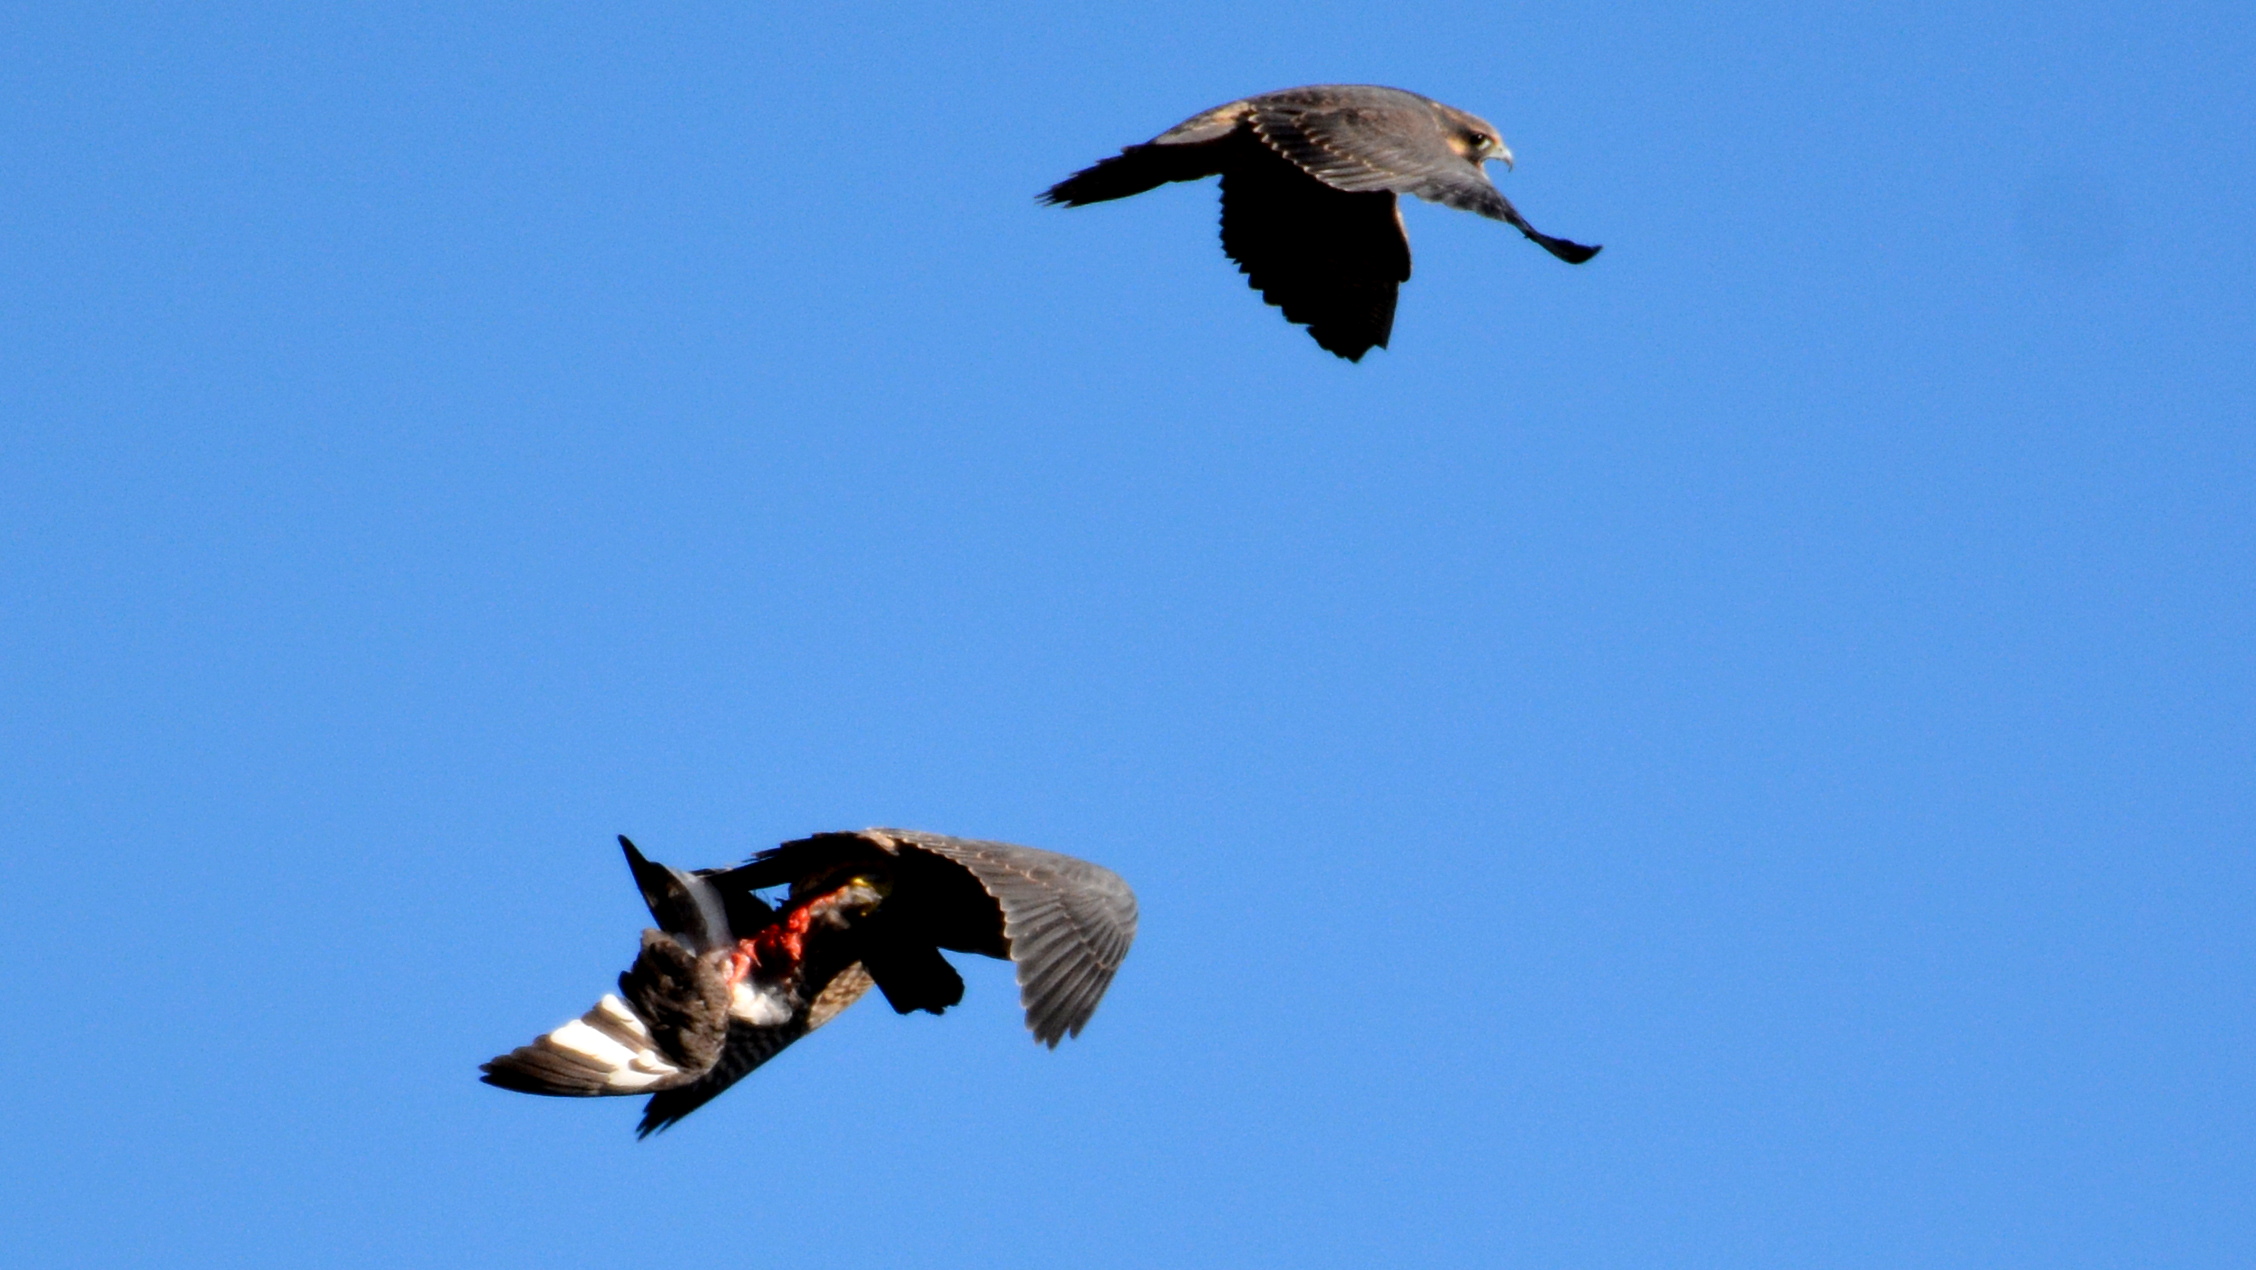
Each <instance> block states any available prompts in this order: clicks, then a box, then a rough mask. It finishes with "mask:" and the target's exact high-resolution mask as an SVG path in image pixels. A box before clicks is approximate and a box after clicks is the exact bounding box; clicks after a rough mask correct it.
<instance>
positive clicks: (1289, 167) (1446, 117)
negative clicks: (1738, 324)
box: [1042, 84, 1598, 362]
mask: <svg viewBox="0 0 2256 1270" xmlns="http://www.w3.org/2000/svg"><path fill="white" fill-rule="evenodd" d="M1490 159H1499V160H1502V161H1503V163H1504V166H1505V167H1510V166H1512V152H1511V151H1510V150H1508V149H1506V148H1505V147H1504V138H1503V137H1502V136H1501V135H1500V134H1498V132H1497V131H1496V128H1495V126H1494V125H1492V124H1490V123H1488V122H1486V121H1485V120H1482V119H1479V118H1477V117H1475V116H1473V115H1468V114H1466V113H1465V112H1464V111H1462V110H1459V109H1457V108H1456V107H1454V106H1444V105H1442V104H1441V103H1440V102H1438V101H1434V100H1432V99H1430V98H1426V97H1420V96H1418V95H1417V94H1416V93H1406V92H1404V91H1402V90H1401V89H1399V88H1379V87H1375V86H1373V85H1368V84H1319V85H1315V86H1313V87H1309V88H1288V89H1285V90H1284V91H1283V92H1276V93H1263V94H1262V95H1261V96H1259V97H1248V98H1246V99H1245V100H1244V101H1234V102H1231V103H1230V104H1229V105H1227V106H1217V107H1215V108H1214V109H1212V110H1209V111H1207V112H1206V113H1204V114H1200V115H1193V116H1192V117H1190V118H1189V119H1186V120H1184V121H1183V122H1181V123H1179V124H1177V125H1175V126H1174V127H1172V128H1169V129H1168V130H1167V131H1165V132H1163V133H1160V134H1159V135H1158V136H1156V137H1154V138H1152V139H1151V140H1150V141H1147V142H1145V143H1144V144H1142V145H1136V146H1129V147H1128V148H1127V149H1125V150H1123V151H1121V152H1120V153H1119V154H1117V155H1115V156H1113V157H1112V158H1109V159H1106V160H1104V161H1103V162H1101V163H1098V164H1096V165H1095V166H1093V167H1088V168H1084V169H1082V170H1081V171H1079V172H1076V173H1074V174H1073V175H1072V176H1069V177H1067V178H1066V179H1064V180H1062V181H1060V182H1058V183H1057V184H1056V185H1053V186H1051V187H1050V188H1049V190H1048V191H1047V192H1045V193H1044V194H1043V195H1042V201H1043V202H1045V203H1053V204H1055V203H1063V204H1065V205H1066V206H1068V207H1079V206H1081V205H1082V204H1084V203H1102V202H1105V201H1106V200H1108V199H1116V198H1126V197H1128V196H1129V195H1131V194H1141V193H1143V192H1144V191H1145V190H1149V189H1154V188H1157V187H1158V186H1161V185H1164V184H1166V183H1167V182H1169V181H1196V180H1200V179H1202V178H1204V177H1209V176H1220V177H1221V178H1222V250H1224V251H1226V252H1228V253H1229V254H1230V259H1232V260H1235V261H1237V262H1238V268H1239V269H1240V270H1242V271H1243V272H1244V273H1245V275H1246V280H1247V282H1248V283H1250V284H1251V285H1252V286H1253V288H1254V289H1255V290H1257V291H1259V292H1261V298H1262V299H1264V300H1267V301H1268V302H1269V303H1271V304H1274V305H1276V306H1277V307H1278V308H1280V309H1283V310H1284V311H1285V320H1286V321H1288V322H1298V323H1300V324H1301V325H1303V326H1306V327H1307V328H1308V333H1309V334H1310V335H1313V336H1315V337H1316V342H1317V343H1318V344H1321V345H1323V346H1324V347H1325V348H1326V349H1328V350H1330V351H1331V352H1334V353H1337V354H1339V355H1340V356H1341V357H1344V358H1346V359H1347V360H1349V361H1351V362H1353V361H1361V360H1362V358H1363V354H1365V353H1367V352H1370V351H1371V348H1372V346H1373V345H1376V346H1378V347H1380V348H1385V347H1386V344H1387V335H1388V334H1389V333H1390V332H1392V331H1393V330H1394V299H1395V289H1396V288H1397V287H1399V286H1401V285H1402V284H1403V283H1405V282H1407V281H1409V280H1410V240H1409V238H1408V237H1407V236H1406V235H1405V234H1404V233H1403V229H1402V213H1401V212H1400V210H1398V209H1397V208H1396V207H1395V205H1394V196H1395V195H1397V194H1415V195H1417V196H1418V197H1419V198H1422V199H1425V200H1426V201H1428V202H1432V203H1441V204H1443V205H1445V206H1448V207H1455V208H1460V209H1462V210H1464V211H1468V212H1479V213H1480V214H1481V215H1483V216H1486V217H1489V218H1491V219H1494V220H1500V221H1503V222H1504V223H1505V224H1507V225H1510V226H1512V227H1513V228H1514V229H1517V230H1519V231H1520V232H1521V233H1523V234H1526V235H1527V236H1528V237H1529V238H1532V239H1534V240H1535V241H1536V243H1537V244H1538V245H1540V246H1541V247H1542V248H1543V249H1544V250H1545V251H1548V252H1550V253H1551V254H1552V255H1554V256H1557V257H1558V258H1559V259H1561V260H1564V261H1566V262H1567V263H1568V264H1571V265H1579V264H1581V263H1582V262H1583V261H1585V260H1588V259H1590V258H1591V257H1592V256H1595V255H1597V254H1598V248H1596V247H1585V246H1583V245H1582V244H1580V243H1571V242H1568V241H1567V240H1566V239H1564V238H1553V237H1551V236H1550V235H1548V234H1544V233H1540V232H1538V231H1537V230H1536V228H1535V226H1533V225H1530V224H1528V223H1527V221H1526V220H1525V219H1524V218H1522V217H1521V216H1520V213H1519V211H1518V210H1517V209H1516V208H1514V207H1513V206H1512V204H1511V203H1510V202H1509V201H1507V200H1506V199H1505V197H1504V196H1503V195H1502V194H1500V193H1498V192H1497V190H1496V187H1495V186H1493V185H1491V184H1489V181H1488V174H1487V172H1486V171H1484V170H1483V169H1482V167H1481V165H1482V164H1483V163H1485V162H1487V161H1488V160H1490Z"/></svg>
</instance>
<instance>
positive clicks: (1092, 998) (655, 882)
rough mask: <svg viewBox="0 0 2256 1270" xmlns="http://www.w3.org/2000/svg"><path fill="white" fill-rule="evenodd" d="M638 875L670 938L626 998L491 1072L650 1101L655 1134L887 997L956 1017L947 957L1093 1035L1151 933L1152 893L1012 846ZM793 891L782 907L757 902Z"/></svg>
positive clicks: (765, 855)
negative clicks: (846, 1012)
mask: <svg viewBox="0 0 2256 1270" xmlns="http://www.w3.org/2000/svg"><path fill="white" fill-rule="evenodd" d="M619 845H620V846H622V847H624V848H626V852H627V867H629V868H630V869H632V870H633V871H634V878H635V884H636V885H637V886H639V887H640V888H641V889H642V898H643V901H644V902H645V903H647V904H648V905H649V906H650V916H651V918H652V919H653V920H655V921H656V922H657V923H658V929H656V930H646V931H644V932H643V933H642V952H641V954H640V955H639V956H637V957H636V958H635V962H634V965H633V966H632V967H631V968H630V969H628V971H627V972H626V973H625V974H623V975H620V976H619V991H618V993H617V994H616V995H611V994H606V995H605V996H604V998H603V999H602V1000H601V1001H598V1002H596V1004H595V1008H594V1009H592V1010H589V1011H588V1012H587V1013H586V1014H583V1015H581V1016H580V1017H579V1018H577V1019H574V1020H572V1021H571V1022H569V1023H566V1024H565V1025H564V1026H562V1027H560V1028H557V1029H556V1030H555V1031H553V1032H550V1033H549V1034H547V1035H546V1036H543V1037H540V1038H539V1039H537V1040H535V1041H534V1042H533V1043H532V1044H530V1045H524V1046H519V1047H518V1048H517V1049H514V1050H512V1051H510V1052H509V1053H507V1054H504V1055H502V1056H501V1057H499V1058H497V1059H494V1060H493V1061H492V1062H490V1063H487V1064H486V1065H485V1066H484V1068H482V1069H481V1070H483V1071H484V1072H485V1077H484V1079H485V1082H486V1083H487V1084H489V1085H499V1086H501V1087H502V1088H503V1089H514V1090H518V1091H520V1092H523V1093H528V1094H555V1095H564V1096H575V1097H595V1096H600V1095H605V1094H649V1095H650V1096H651V1098H650V1102H649V1103H648V1104H647V1105H646V1106H645V1107H644V1108H643V1113H642V1124H641V1126H640V1135H641V1136H648V1135H649V1134H650V1133H652V1132H653V1131H655V1130H658V1129H663V1128H665V1127H667V1126H668V1125H671V1124H672V1123H674V1122H675V1121H676V1120H679V1119H681V1118H682V1117H683V1116H686V1115H688V1114H689V1113H690V1112H692V1111H695V1110H697V1109H698V1108H699V1107H701V1106H703V1105H705V1103H706V1102H708V1101H710V1100H711V1099H712V1098H713V1096H714V1095H716V1094H718V1093H720V1092H721V1091H722V1090H724V1089H727V1088H728V1087H729V1086H730V1085H733V1084H735V1083H736V1082H737V1081H738V1080H740V1079H742V1078H743V1077H744V1076H745V1074H746V1073H748V1072H750V1071H751V1070H752V1069H753V1068H755V1067H758V1066H759V1065H760V1064H762V1063H764V1062H767V1061H768V1060H769V1059H771V1058H773V1057H775V1056H776V1054H777V1053H778V1052H780V1051H781V1050H782V1049H783V1048H784V1047H785V1046H787V1045H789V1044H791V1043H792V1042H793V1041H796V1040H798V1039H799V1038H800V1037H802V1036H805V1035H806V1034H807V1033H809V1032H812V1031H814V1030H815V1029H816V1028H818V1027H821V1026H822V1025H823V1024H825V1023H827V1022H829V1021H830V1020H831V1019H832V1018H833V1017H835V1016H836V1015H837V1014H838V1012H839V1011H840V1010H843V1009H845V1008H846V1007H847V1006H850V1005H852V1004H854V1002H855V1001H857V1000H860V999H861V996H862V994H863V993H865V992H868V991H869V990H870V988H871V987H872V986H873V985H874V986H875V987H876V988H877V990H878V991H879V992H882V993H884V994H885V999H886V1001H887V1002H888V1003H889V1004H891V1005H892V1007H893V1009H894V1010H895V1011H896V1012H898V1013H901V1014H907V1013H908V1012H910V1011H911V1010H929V1011H931V1012H932V1013H934V1014H938V1013H940V1012H941V1011H942V1010H945V1009H947V1008H948V1007H949V1006H951V1005H954V1004H956V1003H957V1002H958V1001H961V1000H963V992H964V984H963V980H962V979H961V978H960V977H958V976H957V974H956V970H955V967H953V966H951V965H949V964H948V959H947V958H945V957H943V956H941V955H940V950H941V949H943V948H946V949H950V950H952V951H955V952H973V953H984V954H986V955H987V956H989V957H1000V958H1005V959H1008V960H1009V961H1011V962H1012V963H1014V964H1015V965H1016V966H1017V967H1018V985H1019V994H1018V995H1019V1001H1020V1003H1021V1004H1023V1005H1024V1006H1025V1007H1026V1026H1027V1027H1028V1028H1029V1029H1031V1030H1032V1031H1033V1033H1034V1039H1035V1040H1037V1041H1040V1042H1041V1043H1043V1044H1045V1045H1048V1046H1050V1047H1051V1048H1053V1049H1054V1048H1056V1046H1057V1043H1058V1041H1059V1040H1061V1039H1062V1038H1064V1037H1068V1036H1078V1035H1080V1033H1081V1028H1082V1025H1083V1024H1086V1023H1087V1022H1088V1021H1089V1016H1090V1015H1091V1014H1093V1013H1095V1012H1096V1008H1097V1001H1098V999H1099V998H1101V997H1103V996H1104V993H1105V987H1106V986H1107V985H1108V984H1110V983H1111V982H1112V975H1113V972H1114V971H1115V970H1118V969H1119V968H1120V960H1121V958H1123V957H1125V956H1127V955H1128V944H1129V941H1131V940H1133V939H1134V938H1135V937H1136V896H1135V894H1134V893H1133V892H1131V891H1130V890H1129V889H1128V884H1127V883H1126V882H1123V881H1121V880H1120V876H1119V875H1118V874H1116V873H1114V872H1113V871H1112V870H1110V869H1106V868H1102V867H1099V866H1097V865H1094V864H1091V863H1089V862H1088V861H1086V860H1076V859H1074V858H1073V857H1071V856H1063V855H1057V854H1055V853H1053V852H1049V851H1037V850H1035V849H1034V848H1032V847H1017V846H1012V845H1011V844H1009V843H1007V842H978V841H974V840H971V839H968V838H949V837H944V836H942V835H940V834H935V833H918V832H915V831H914V830H908V829H865V830H862V831H861V832H860V833H822V834H816V835H815V836H814V837H812V838H802V839H800V840H798V841H796V842H786V843H784V844H783V845H782V846H780V847H776V848H774V849H773V850H769V851H763V852H761V853H760V854H758V855H756V856H754V857H752V861H751V863H749V864H746V865H744V866H742V867H741V868H733V869H700V870H698V871H696V872H694V873H685V872H683V871H682V870H680V869H674V868H669V867H667V866H665V865H663V864H655V863H653V862H651V861H650V860H647V859H645V858H643V855H642V853H641V852H639V851H637V850H635V845H634V844H633V843H632V842H629V841H627V840H626V839H625V838H621V839H619ZM771 887H788V888H789V889H788V891H786V892H785V893H784V895H783V896H782V897H781V899H780V902H779V903H774V904H771V903H770V902H769V901H767V900H765V899H762V898H761V897H760V896H759V895H757V894H755V892H758V891H762V890H766V889H768V888H771Z"/></svg>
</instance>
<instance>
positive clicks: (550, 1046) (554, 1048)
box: [520, 992, 685, 1094]
mask: <svg viewBox="0 0 2256 1270" xmlns="http://www.w3.org/2000/svg"><path fill="white" fill-rule="evenodd" d="M525 1048H527V1049H533V1050H541V1051H545V1052H546V1053H547V1054H549V1055H550V1056H552V1057H554V1058H556V1059H559V1060H561V1061H562V1065H563V1066H564V1067H566V1068H568V1069H569V1070H570V1071H571V1073H572V1074H573V1075H575V1076H578V1077H580V1078H582V1079H583V1080H584V1081H585V1082H586V1084H587V1085H588V1086H590V1091H591V1092H593V1091H595V1090H600V1091H601V1092H603V1093H616V1094H634V1093H641V1092H643V1091H644V1090H648V1089H654V1088H657V1087H658V1086H660V1085H664V1084H667V1083H669V1082H672V1081H678V1080H680V1079H681V1078H682V1076H683V1075H684V1074H685V1073H684V1072H683V1071H682V1068H681V1066H680V1065H679V1064H677V1063H675V1062H674V1061H673V1060H672V1059H670V1058H667V1057H666V1055H665V1053H664V1051H662V1050H660V1049H659V1048H658V1042H657V1041H656V1040H654V1039H652V1037H651V1035H650V1029H649V1028H648V1027H647V1026H645V1025H644V1024H643V1021H642V1019H641V1017H640V1016H638V1015H637V1014H636V1013H635V1012H634V1011H633V1010H632V1009H630V1008H628V1006H627V1003H626V1002H624V1001H622V1000H620V999H619V998H618V996H617V994H615V993H609V992H606V993H604V994H603V999H602V1000H600V1001H598V1002H596V1003H595V1008H593V1009H591V1010H589V1011H588V1012H587V1013H586V1014H583V1015H581V1016H580V1017H578V1018H576V1019H574V1020H572V1021H571V1022H569V1023H566V1024H565V1025H564V1026H562V1027H560V1028H557V1029H556V1030H555V1031H553V1032H550V1033H549V1034H548V1035H546V1036H543V1037H541V1038H539V1039H538V1040H536V1041H534V1042H533V1043H532V1044H531V1045H529V1046H526V1047H525ZM520 1052H522V1051H520Z"/></svg>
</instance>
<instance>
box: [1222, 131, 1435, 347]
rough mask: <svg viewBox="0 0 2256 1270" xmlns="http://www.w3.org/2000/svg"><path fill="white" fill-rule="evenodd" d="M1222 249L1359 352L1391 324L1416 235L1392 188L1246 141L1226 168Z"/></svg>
mask: <svg viewBox="0 0 2256 1270" xmlns="http://www.w3.org/2000/svg"><path fill="white" fill-rule="evenodd" d="M1222 250H1223V251H1225V252H1228V253H1229V256H1230V259H1232V260H1235V261H1237V262H1238V268H1239V269H1240V270H1241V271H1243V272H1244V273H1245V275H1246V282H1247V283H1248V284H1249V285H1251V286H1252V287H1253V288H1254V289H1255V290H1257V291H1259V292H1260V293H1261V298H1262V299H1264V300H1266V301H1268V302H1269V303H1271V304H1274V305H1276V306H1277V307H1278V308H1280V309H1282V310H1284V313H1285V320H1286V321H1288V322H1297V323H1299V324H1301V325H1302V326H1305V327H1307V328H1308V333H1309V334H1310V335H1311V336H1314V337H1315V340H1316V342H1317V343H1318V344H1319V345H1322V346H1323V347H1324V349H1325V350H1326V351H1328V352H1331V353H1335V354H1337V355H1339V356H1341V357H1344V358H1346V359H1347V360H1349V361H1351V362H1352V361H1360V360H1362V357H1363V355H1364V354H1365V353H1368V352H1370V351H1371V349H1372V348H1373V347H1374V346H1376V347H1379V348H1385V347H1386V344H1387V340H1388V338H1389V337H1390V336H1391V335H1392V334H1393V333H1394V307H1395V300H1396V297H1397V296H1398V294H1399V292H1400V288H1401V286H1402V284H1403V283H1404V282H1407V281H1409V279H1410V240H1409V238H1408V236H1407V235H1405V234H1404V233H1403V232H1402V216H1401V213H1400V212H1399V211H1398V210H1397V209H1396V207H1395V203H1394V195H1393V194H1391V193H1389V192H1387V191H1386V190H1383V189H1379V190H1369V191H1357V192H1349V191H1344V190H1340V189H1335V188H1333V187H1332V186H1330V185H1327V184H1325V183H1324V182H1322V181H1320V180H1317V179H1316V178H1315V177H1313V176H1311V175H1309V174H1308V173H1307V172H1305V171H1303V170H1301V168H1300V167H1298V166H1297V165H1295V164H1293V163H1291V162H1289V161H1287V160H1286V159H1284V158H1282V157H1280V156H1278V155H1277V154H1275V153H1273V152H1271V151H1270V150H1268V149H1266V148H1264V147H1263V146H1261V145H1259V144H1257V143H1252V142H1248V143H1247V144H1246V145H1245V147H1244V149H1243V151H1242V154H1241V157H1240V158H1239V159H1238V161H1237V162H1235V163H1233V164H1232V165H1231V166H1230V168H1229V170H1227V171H1225V172H1224V173H1223V174H1222Z"/></svg>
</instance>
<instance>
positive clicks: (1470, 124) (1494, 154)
mask: <svg viewBox="0 0 2256 1270" xmlns="http://www.w3.org/2000/svg"><path fill="white" fill-rule="evenodd" d="M1434 105H1435V106H1436V107H1437V108H1438V110H1439V113H1440V114H1441V122H1442V130H1443V132H1444V134H1445V135H1446V136H1447V137H1448V140H1449V148H1450V149H1452V150H1455V151H1456V152H1457V153H1459V154H1461V155H1464V156H1465V161H1466V162H1468V163H1470V164H1472V165H1473V166H1474V167H1476V168H1477V167H1479V166H1480V165H1481V164H1483V163H1486V162H1488V161H1489V160H1491V159H1494V160H1496V161H1497V162H1499V163H1501V164H1503V165H1504V166H1505V167H1506V168H1507V169H1509V168H1510V167H1511V166H1512V148H1511V147H1510V146H1507V145H1505V144H1504V134H1503V133H1501V132H1498V131H1497V130H1496V125H1495V124H1492V123H1490V122H1489V121H1488V120H1486V119H1483V118H1481V117H1480V116H1479V115H1469V114H1466V113H1465V112H1464V111H1462V110H1459V109H1457V108H1456V107H1454V106H1443V105H1442V104H1441V103H1440V102H1435V103H1434Z"/></svg>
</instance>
